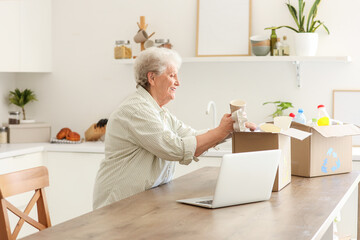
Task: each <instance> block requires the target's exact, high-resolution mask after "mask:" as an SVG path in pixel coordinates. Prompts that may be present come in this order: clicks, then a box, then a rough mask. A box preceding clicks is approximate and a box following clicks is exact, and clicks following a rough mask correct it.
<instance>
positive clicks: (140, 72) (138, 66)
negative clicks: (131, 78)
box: [134, 47, 181, 90]
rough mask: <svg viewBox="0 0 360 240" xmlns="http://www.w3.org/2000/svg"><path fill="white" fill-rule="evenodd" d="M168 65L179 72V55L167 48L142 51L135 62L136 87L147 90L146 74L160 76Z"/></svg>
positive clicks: (152, 48)
mask: <svg viewBox="0 0 360 240" xmlns="http://www.w3.org/2000/svg"><path fill="white" fill-rule="evenodd" d="M169 65H173V66H175V67H176V69H177V70H179V68H180V66H181V57H180V55H179V54H178V53H177V52H176V51H174V50H171V49H168V48H158V47H151V48H148V49H146V50H144V51H142V52H141V53H140V54H139V55H138V56H137V57H136V60H135V64H134V72H135V81H136V87H138V86H142V87H143V88H145V89H147V90H148V89H149V81H148V76H147V75H148V73H149V72H153V73H155V74H156V75H161V74H162V73H163V72H164V71H165V70H166V68H167V67H168V66H169Z"/></svg>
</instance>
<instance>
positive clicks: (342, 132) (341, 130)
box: [313, 124, 360, 137]
mask: <svg viewBox="0 0 360 240" xmlns="http://www.w3.org/2000/svg"><path fill="white" fill-rule="evenodd" d="M313 128H314V129H315V130H316V131H317V132H318V133H320V134H321V135H322V136H323V137H344V136H353V135H360V128H358V127H357V126H355V125H354V124H345V125H331V126H314V127H313Z"/></svg>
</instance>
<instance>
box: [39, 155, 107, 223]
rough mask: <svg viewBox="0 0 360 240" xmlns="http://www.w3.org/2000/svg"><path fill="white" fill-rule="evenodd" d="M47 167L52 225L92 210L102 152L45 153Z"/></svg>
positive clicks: (102, 156)
mask: <svg viewBox="0 0 360 240" xmlns="http://www.w3.org/2000/svg"><path fill="white" fill-rule="evenodd" d="M45 154H46V155H45V156H46V157H45V166H47V168H48V170H49V177H50V187H49V188H48V191H47V192H48V193H49V194H48V204H49V212H50V218H51V222H52V224H53V225H55V224H58V223H61V222H64V221H66V220H69V219H72V218H75V217H78V216H80V215H82V214H85V213H88V212H90V211H92V201H93V188H94V183H95V178H96V174H97V171H98V169H99V165H100V162H101V160H102V159H103V158H104V154H100V153H70V152H47V153H45Z"/></svg>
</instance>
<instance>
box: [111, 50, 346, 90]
mask: <svg viewBox="0 0 360 240" xmlns="http://www.w3.org/2000/svg"><path fill="white" fill-rule="evenodd" d="M182 60H183V63H212V62H213V63H222V62H224V63H226V62H291V63H293V64H294V65H295V70H296V81H297V86H298V87H301V72H300V67H301V63H306V62H339V63H349V62H351V61H352V60H351V57H350V56H312V57H301V56H288V57H286V56H243V57H185V58H183V59H182ZM118 61H119V62H121V63H124V64H132V63H134V61H135V60H134V59H121V60H118Z"/></svg>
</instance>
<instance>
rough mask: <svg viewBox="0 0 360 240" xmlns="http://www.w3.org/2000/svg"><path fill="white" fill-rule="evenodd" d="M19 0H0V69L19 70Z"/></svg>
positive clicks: (4, 70) (3, 70)
mask: <svg viewBox="0 0 360 240" xmlns="http://www.w3.org/2000/svg"><path fill="white" fill-rule="evenodd" d="M19 10H20V1H14V0H8V1H0V53H1V54H0V71H1V72H18V71H19V70H20V11H19Z"/></svg>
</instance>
